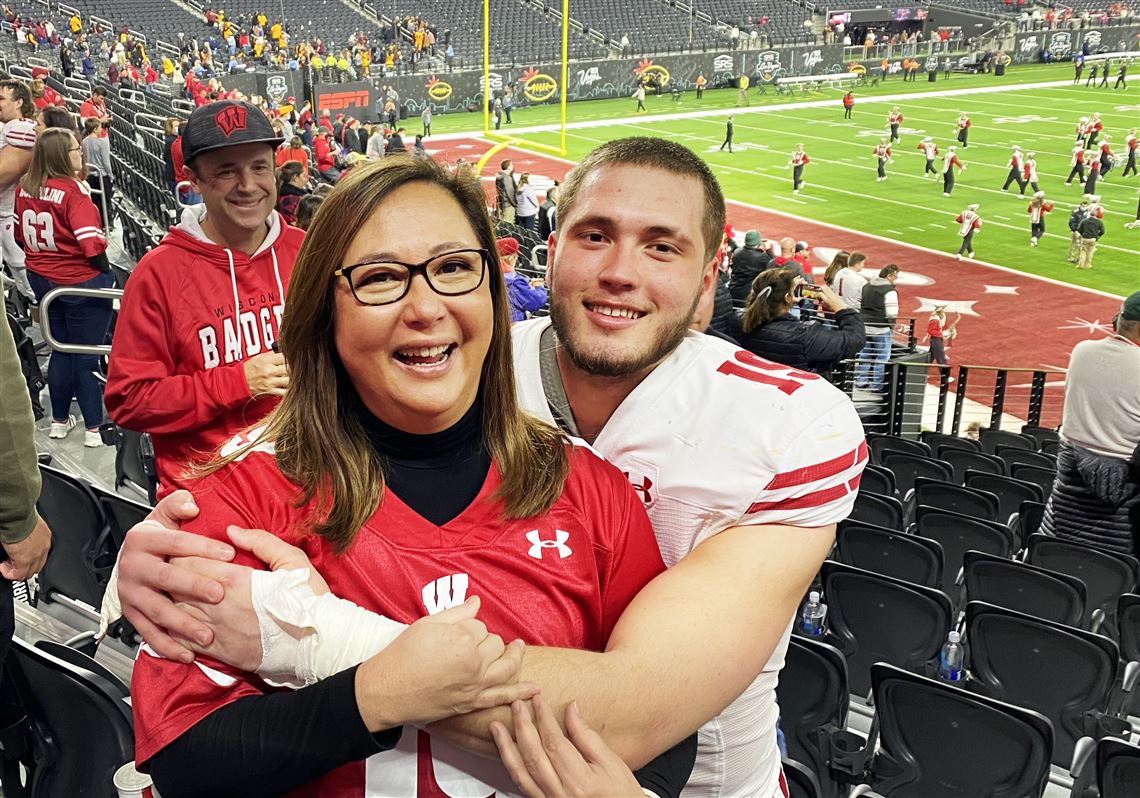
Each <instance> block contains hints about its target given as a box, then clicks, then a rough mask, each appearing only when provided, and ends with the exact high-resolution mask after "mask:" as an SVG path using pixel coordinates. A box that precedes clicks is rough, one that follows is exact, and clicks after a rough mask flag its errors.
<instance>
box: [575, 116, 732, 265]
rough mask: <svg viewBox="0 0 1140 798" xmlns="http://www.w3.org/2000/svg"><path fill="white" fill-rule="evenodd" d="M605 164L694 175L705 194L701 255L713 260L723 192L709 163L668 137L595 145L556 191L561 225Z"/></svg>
mask: <svg viewBox="0 0 1140 798" xmlns="http://www.w3.org/2000/svg"><path fill="white" fill-rule="evenodd" d="M605 166H644V167H648V168H650V169H660V170H661V171H663V172H668V173H669V174H671V175H677V176H678V177H691V178H694V179H696V180H697V181H698V182H699V183H700V184H701V187H702V188H703V189H704V194H705V212H704V213H703V214H702V217H703V221H702V224H701V235H702V237H703V238H704V241H705V251H704V259H705V261H706V262H707V261H709V260H712V259H713V258H714V257H715V256H716V253H717V250H718V249H719V247H720V244H721V240H722V239H723V236H724V216H725V210H724V193H723V192H721V190H720V184H719V183H718V182H717V179H716V176H715V175H713V173H712V170H711V169H709V166H708V164H706V163H705V162H704V161H703V160H701V159H700V158H699V157H698V156H697V155H696V154H695V153H694V152H693V151H692V150H690V149H689V148H688V147H684V146H682V145H680V144H676V143H675V142H672V141H668V140H667V139H659V138H652V137H649V136H633V137H631V138H625V139H615V140H614V141H608V142H606V143H605V144H603V145H601V146H600V147H597V148H595V149H594V150H593V151H592V152H590V154H589V155H587V156H586V157H585V158H584V159H582V161H581V163H579V164H578V165H577V166H575V167H574V168H573V169H572V170H571V171H570V174H569V175H568V176H567V177H566V181H565V182H564V183H563V184H562V186H561V188H560V189H559V192H558V226H559V227H564V226H565V225H566V223H567V220H568V219H569V218H570V216H571V215H573V213H574V203H575V202H576V201H577V199H578V192H579V191H580V190H581V188H582V184H583V183H584V182H585V181H586V178H588V177H589V176H590V175H591V174H593V173H594V171H595V170H597V169H600V168H603V167H605Z"/></svg>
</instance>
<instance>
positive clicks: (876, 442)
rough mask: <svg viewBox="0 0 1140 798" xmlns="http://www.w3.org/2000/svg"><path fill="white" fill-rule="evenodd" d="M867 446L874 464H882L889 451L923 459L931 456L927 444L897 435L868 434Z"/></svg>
mask: <svg viewBox="0 0 1140 798" xmlns="http://www.w3.org/2000/svg"><path fill="white" fill-rule="evenodd" d="M867 446H868V448H870V450H871V461H872V462H874V463H882V462H883V452H885V451H887V450H888V449H889V450H891V451H893V452H906V453H908V454H917V455H920V456H922V457H930V454H931V452H930V447H929V446H927V445H926V444H925V443H921V442H919V441H912V440H910V439H909V438H900V437H898V436H896V435H883V434H880V433H875V432H871V433H868V434H867Z"/></svg>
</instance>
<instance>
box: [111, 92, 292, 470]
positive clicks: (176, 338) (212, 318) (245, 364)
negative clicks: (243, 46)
mask: <svg viewBox="0 0 1140 798" xmlns="http://www.w3.org/2000/svg"><path fill="white" fill-rule="evenodd" d="M281 141H282V140H281V138H280V137H278V136H277V134H276V133H275V132H274V130H273V128H272V127H271V126H270V124H269V122H268V120H266V118H265V115H264V114H262V113H261V112H260V111H259V110H258V109H257V108H256V107H255V106H253V105H250V104H249V103H245V102H240V101H237V100H225V101H221V102H214V103H210V104H209V105H205V106H203V107H201V108H198V109H197V110H195V111H194V113H192V114H191V115H190V119H189V120H187V122H186V124H185V126H184V127H183V130H182V153H183V155H184V157H185V159H186V170H187V173H188V175H189V179H190V181H191V182H192V183H193V185H194V190H195V191H196V192H197V193H200V194H201V195H202V198H203V203H202V204H201V205H195V206H192V207H188V208H186V209H184V210H183V212H182V220H181V221H180V222H179V223H178V225H177V226H176V227H173V228H171V229H170V232H169V233H167V235H166V237H165V238H163V240H162V243H160V244H159V245H158V246H157V247H156V248H155V249H154V250H152V251H151V252H149V253H147V255H145V256H144V257H143V258H142V260H140V261H139V264H138V266H137V267H136V268H135V270H134V272H133V273H132V275H131V280H130V282H129V284H128V286H127V290H126V293H125V294H124V295H123V299H122V307H121V309H120V311H119V317H118V321H117V323H116V329H115V340H114V351H113V354H112V355H111V360H110V368H109V372H108V375H107V387H106V390H105V393H104V402H105V404H106V406H107V410H108V412H109V413H110V415H111V418H112V419H114V420H115V422H116V423H117V424H121V425H122V426H124V427H127V428H128V429H133V430H136V431H139V432H147V433H150V435H151V437H152V439H153V442H154V454H155V460H156V463H157V468H158V479H159V486H160V492H165V490H166V489H169V485H170V483H171V481H172V479H174V478H175V477H176V476H177V475H178V474H179V473H181V472H182V471H183V470H184V469H185V468H186V466H187V465H188V464H189V463H192V462H195V461H200V460H201V459H203V458H208V457H209V456H210V455H211V454H212V453H213V452H214V451H215V450H216V449H217V448H218V447H219V446H220V445H221V444H222V443H223V442H225V441H226V440H228V439H229V438H231V437H233V435H235V434H236V433H237V432H239V431H240V430H242V429H243V428H245V427H247V426H249V425H252V424H255V423H256V422H257V421H259V420H260V419H261V418H263V417H264V416H265V415H266V414H267V413H268V412H269V411H270V410H272V409H273V408H274V407H275V406H276V404H277V402H278V401H279V400H280V397H281V396H282V395H283V394H284V393H285V390H286V388H287V387H288V385H289V376H288V373H287V371H286V370H285V361H284V358H283V357H282V356H281V355H280V354H278V353H277V352H275V351H273V346H274V342H275V341H276V340H277V335H278V330H279V328H280V322H281V313H282V311H283V309H284V306H285V289H286V287H287V286H288V284H289V276H290V274H291V273H292V270H293V263H294V261H295V260H296V256H297V250H298V249H300V246H301V241H302V239H303V237H304V233H303V232H302V231H301V230H299V229H297V228H294V227H289V226H287V225H286V224H285V221H284V220H283V219H282V218H281V216H280V214H278V213H277V212H276V211H275V210H274V205H275V204H276V201H277V192H276V185H275V182H274V170H273V155H274V151H275V150H276V148H277V146H278V145H279V144H281Z"/></svg>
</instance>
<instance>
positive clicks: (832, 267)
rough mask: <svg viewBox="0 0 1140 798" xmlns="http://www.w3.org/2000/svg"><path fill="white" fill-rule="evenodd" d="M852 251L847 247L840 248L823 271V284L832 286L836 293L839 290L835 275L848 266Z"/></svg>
mask: <svg viewBox="0 0 1140 798" xmlns="http://www.w3.org/2000/svg"><path fill="white" fill-rule="evenodd" d="M850 257H851V253H850V252H848V251H847V250H845V249H841V250H838V251H837V252H836V253H835V254H834V255H832V256H831V263H829V264H827V269H826V270H825V271H824V273H823V284H824V285H826V286H828V287H830V288H831V290H832V291H835V293H837V294H838V293H839V291H838V290H837V289H836V288H835V277H836V275H838V274H839V271H840V269H845V268H847V261H848V258H850Z"/></svg>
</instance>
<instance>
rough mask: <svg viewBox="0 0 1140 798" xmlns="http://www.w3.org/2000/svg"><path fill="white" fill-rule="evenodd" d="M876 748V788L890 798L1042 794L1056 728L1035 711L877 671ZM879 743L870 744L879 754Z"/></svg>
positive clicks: (890, 670) (898, 672)
mask: <svg viewBox="0 0 1140 798" xmlns="http://www.w3.org/2000/svg"><path fill="white" fill-rule="evenodd" d="M871 680H872V685H873V691H874V699H875V717H876V723H875V728H876V729H877V731H878V739H877V743H878V750H877V751H876V753H875V756H874V759H872V760H871V768H870V774H871V777H870V785H871V787H872V789H874V790H875V791H876V792H877V793H879V794H880V795H883V796H886V798H892V797H893V796H898V798H917V797H918V796H921V798H960V797H961V796H969V797H970V798H1007V797H1010V798H1011V797H1012V796H1015V795H1016V796H1040V795H1042V793H1043V792H1044V790H1045V787H1046V784H1047V782H1048V779H1049V753H1050V751H1051V750H1052V749H1053V729H1052V727H1051V726H1050V724H1049V721H1048V719H1047V718H1046V717H1045V716H1044V715H1042V714H1040V713H1038V712H1034V711H1033V710H1031V709H1026V708H1023V707H1019V706H1014V705H1013V704H1009V703H1005V702H1003V701H999V700H996V699H993V698H987V697H985V696H980V695H974V694H973V693H969V692H967V691H965V690H963V689H961V688H960V687H957V686H954V685H951V684H947V683H946V682H942V681H939V680H938V679H930V678H927V677H924V676H918V675H916V674H913V673H908V672H907V671H905V670H902V669H900V668H896V667H894V666H891V665H887V664H882V663H880V664H876V665H872V666H871ZM875 743H876V740H870V741H868V749H873V748H874V746H875Z"/></svg>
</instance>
